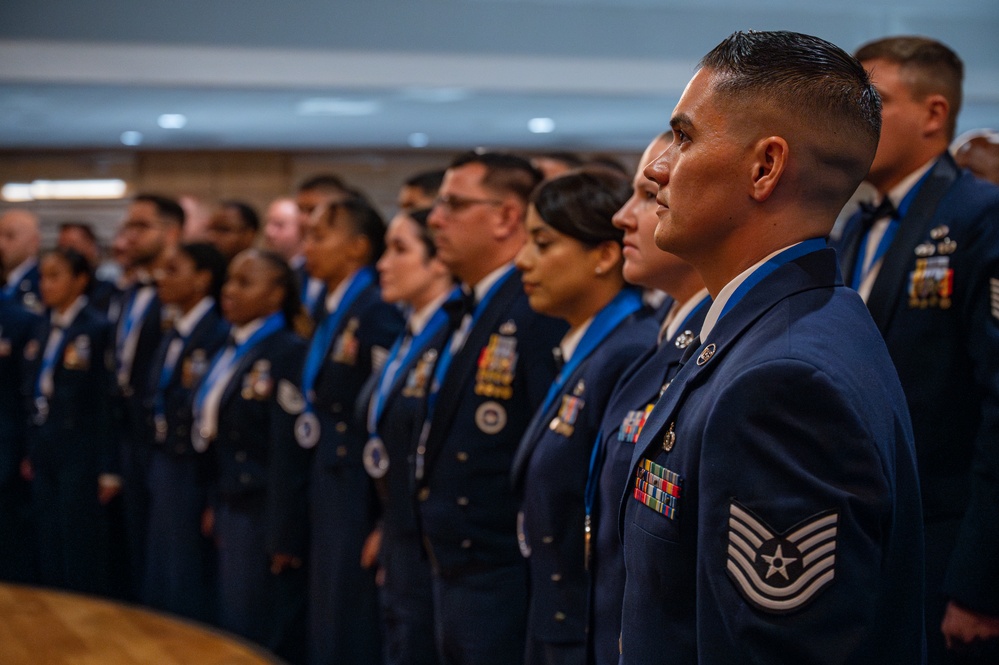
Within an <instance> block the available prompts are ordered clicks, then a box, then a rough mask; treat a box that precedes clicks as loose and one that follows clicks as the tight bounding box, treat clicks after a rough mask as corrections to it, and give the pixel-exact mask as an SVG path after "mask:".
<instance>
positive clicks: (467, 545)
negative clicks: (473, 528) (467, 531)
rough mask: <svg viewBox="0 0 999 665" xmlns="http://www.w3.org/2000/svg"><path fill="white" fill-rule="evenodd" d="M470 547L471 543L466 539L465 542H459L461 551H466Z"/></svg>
mask: <svg viewBox="0 0 999 665" xmlns="http://www.w3.org/2000/svg"><path fill="white" fill-rule="evenodd" d="M471 546H472V541H471V540H469V539H468V538H466V539H465V540H463V541H461V549H463V550H467V549H468V548H470V547H471Z"/></svg>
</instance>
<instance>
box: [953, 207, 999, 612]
mask: <svg viewBox="0 0 999 665" xmlns="http://www.w3.org/2000/svg"><path fill="white" fill-rule="evenodd" d="M974 228H975V229H976V233H975V234H973V235H972V236H971V237H970V238H969V246H968V247H965V248H962V249H964V251H965V253H966V259H965V262H966V263H967V266H966V268H965V269H964V270H963V271H962V272H963V273H964V274H965V275H966V278H965V279H966V284H967V292H966V296H965V297H964V298H963V307H964V308H965V309H964V310H963V311H962V317H961V318H962V320H963V321H964V322H965V325H966V328H965V330H964V331H963V332H964V339H963V340H961V341H960V342H958V341H957V340H954V343H960V344H962V346H963V348H965V349H967V353H968V354H969V355H970V356H971V362H972V366H973V367H974V379H975V384H976V385H975V386H974V387H971V386H969V392H970V393H971V394H974V392H978V393H979V394H981V396H982V397H981V403H982V410H981V425H980V427H979V428H978V435H977V437H976V439H975V441H974V451H973V458H972V468H971V484H970V493H971V496H970V500H969V503H968V508H967V511H966V512H965V514H964V519H963V521H962V523H961V529H960V532H959V534H958V539H957V543H956V545H955V548H954V552H953V554H952V555H951V559H950V564H949V566H948V569H947V573H946V577H945V579H944V592H945V593H946V594H948V595H949V596H951V597H953V598H954V599H956V600H957V601H958V602H959V603H960V604H962V605H964V606H966V607H969V608H971V609H973V610H976V611H978V612H983V613H985V614H990V615H993V616H999V204H993V205H992V206H990V207H988V208H986V210H985V212H984V213H983V215H982V217H981V219H979V220H978V221H977V223H976V224H975V227H974ZM954 272H955V273H957V272H958V271H957V270H955V271H954ZM955 286H957V285H955ZM940 417H942V418H945V417H947V414H940Z"/></svg>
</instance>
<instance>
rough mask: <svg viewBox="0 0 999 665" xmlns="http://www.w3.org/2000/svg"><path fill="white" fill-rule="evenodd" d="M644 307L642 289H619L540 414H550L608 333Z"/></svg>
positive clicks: (592, 325) (595, 320) (589, 330)
mask: <svg viewBox="0 0 999 665" xmlns="http://www.w3.org/2000/svg"><path fill="white" fill-rule="evenodd" d="M641 307H642V295H641V292H640V291H639V290H638V289H635V288H632V287H625V288H623V289H621V291H619V292H618V294H617V295H616V296H614V299H613V300H611V301H610V302H609V303H607V305H605V306H604V308H603V309H601V310H600V311H599V312H597V315H596V316H594V317H593V321H592V322H591V323H590V327H589V328H587V329H586V332H585V333H583V339H581V340H579V345H578V346H577V347H576V350H575V351H574V352H573V354H572V357H571V358H570V359H569V362H567V363H566V364H565V365H564V366H563V367H562V370H561V371H560V372H559V373H558V375H557V376H556V377H555V380H554V381H552V385H551V387H549V388H548V394H546V395H545V401H544V402H543V403H542V405H541V409H540V410H539V411H538V414H540V415H543V414H545V413H548V409H549V408H551V405H552V402H554V401H555V399H556V398H557V397H558V396H559V395H561V394H562V391H563V390H565V383H566V381H568V380H569V377H571V376H572V373H573V372H575V371H576V369H577V368H578V367H579V366H580V365H581V364H582V363H583V361H584V360H586V359H587V358H588V357H589V355H590V354H591V353H593V350H594V349H596V348H597V347H598V346H599V345H600V343H601V342H602V341H604V340H605V339H606V338H607V335H609V334H610V333H611V331H612V330H614V329H615V328H617V327H618V325H619V324H620V323H621V322H622V321H624V320H625V319H626V318H628V317H629V316H631V315H632V314H634V313H635V312H637V311H638V310H639V309H641Z"/></svg>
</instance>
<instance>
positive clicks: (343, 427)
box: [336, 420, 347, 434]
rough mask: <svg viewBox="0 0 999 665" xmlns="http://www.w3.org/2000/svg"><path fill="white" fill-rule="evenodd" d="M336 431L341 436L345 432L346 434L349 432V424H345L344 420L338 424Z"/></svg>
mask: <svg viewBox="0 0 999 665" xmlns="http://www.w3.org/2000/svg"><path fill="white" fill-rule="evenodd" d="M336 431H337V432H339V433H340V434H343V433H344V432H346V431H347V423H345V422H343V421H342V420H341V421H340V422H338V423H337V424H336Z"/></svg>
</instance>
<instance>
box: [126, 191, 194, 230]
mask: <svg viewBox="0 0 999 665" xmlns="http://www.w3.org/2000/svg"><path fill="white" fill-rule="evenodd" d="M133 201H134V202H135V203H140V202H146V203H152V204H153V206H154V207H155V208H156V214H157V215H159V216H160V217H161V218H162V219H164V220H166V221H167V222H168V223H170V224H176V225H177V226H179V227H180V228H184V220H185V218H186V215H185V213H184V209H183V208H181V207H180V204H179V203H177V201H176V200H175V199H172V198H170V197H169V196H163V195H161V194H150V193H142V194H137V195H136V196H135V198H134V199H133Z"/></svg>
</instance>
